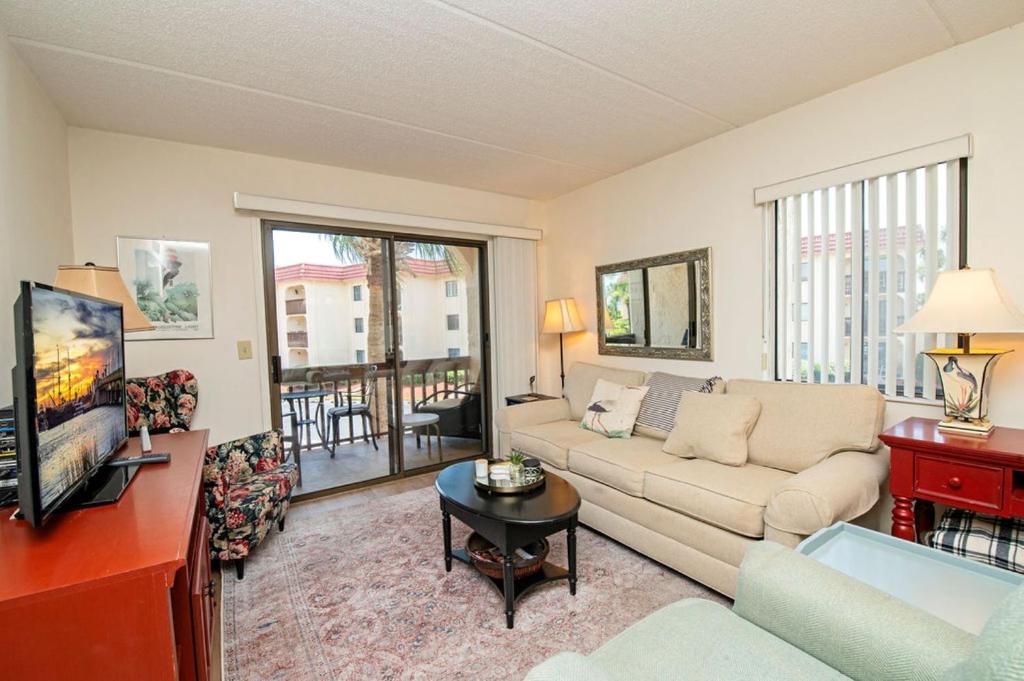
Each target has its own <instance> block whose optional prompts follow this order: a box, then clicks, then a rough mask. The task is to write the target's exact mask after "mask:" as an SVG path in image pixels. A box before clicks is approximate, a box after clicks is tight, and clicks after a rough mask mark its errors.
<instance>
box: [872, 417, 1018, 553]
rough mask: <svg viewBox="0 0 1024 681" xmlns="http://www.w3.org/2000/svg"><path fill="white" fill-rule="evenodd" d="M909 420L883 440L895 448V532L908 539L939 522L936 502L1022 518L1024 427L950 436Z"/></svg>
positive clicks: (933, 426) (891, 479) (935, 425)
mask: <svg viewBox="0 0 1024 681" xmlns="http://www.w3.org/2000/svg"><path fill="white" fill-rule="evenodd" d="M938 425H939V422H938V421H936V420H934V419H923V418H917V417H915V418H910V419H907V420H905V421H902V422H900V423H898V424H896V425H895V426H893V427H892V428H890V429H889V430H887V431H885V432H884V433H882V434H881V435H880V436H879V438H880V439H881V440H882V442H884V443H885V444H887V445H888V446H889V447H890V449H892V459H891V461H890V463H889V489H890V491H891V492H892V497H893V500H894V502H895V506H894V507H893V509H892V535H893V536H894V537H900V538H901V539H906V540H908V541H915V540H916V539H917V537H918V536H919V535H920V534H921V533H923V532H925V531H927V530H930V529H931V528H932V527H933V525H934V523H935V506H934V502H936V501H937V502H939V503H942V504H945V505H947V506H955V507H957V508H964V509H968V510H970V511H976V512H978V513H984V514H986V515H992V516H999V517H1003V518H1021V517H1024V430H1019V429H1017V428H1002V427H997V428H995V430H993V431H992V434H991V435H989V436H988V437H987V438H981V437H970V436H966V435H951V434H948V433H944V432H942V431H941V430H939V428H938Z"/></svg>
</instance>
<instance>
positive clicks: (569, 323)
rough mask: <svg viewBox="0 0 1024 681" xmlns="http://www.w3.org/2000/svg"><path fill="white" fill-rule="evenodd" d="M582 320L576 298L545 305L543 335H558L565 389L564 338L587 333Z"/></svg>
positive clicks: (559, 358) (561, 299)
mask: <svg viewBox="0 0 1024 681" xmlns="http://www.w3.org/2000/svg"><path fill="white" fill-rule="evenodd" d="M586 329H587V327H585V326H584V325H583V320H582V319H580V311H579V309H578V308H577V307H576V299H575V298H556V299H555V300H549V301H547V302H545V303H544V325H543V327H541V330H540V332H541V333H557V334H558V363H559V367H560V370H561V377H562V387H563V388H564V387H565V349H564V348H563V347H562V338H563V337H564V336H565V334H567V333H575V332H576V331H586Z"/></svg>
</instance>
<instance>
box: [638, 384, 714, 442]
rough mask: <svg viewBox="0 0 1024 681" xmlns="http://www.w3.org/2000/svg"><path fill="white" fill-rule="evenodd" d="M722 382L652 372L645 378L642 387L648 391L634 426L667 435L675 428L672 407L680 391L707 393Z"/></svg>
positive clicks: (681, 393)
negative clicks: (651, 429) (644, 386)
mask: <svg viewBox="0 0 1024 681" xmlns="http://www.w3.org/2000/svg"><path fill="white" fill-rule="evenodd" d="M721 380H722V379H721V378H719V377H718V376H714V377H712V378H691V377H689V376H676V375H675V374H666V373H664V372H661V371H655V372H654V373H653V374H651V375H650V376H649V377H648V378H647V383H645V385H646V386H647V387H648V388H649V390H648V391H647V395H646V396H644V401H643V402H642V403H641V404H640V413H639V414H637V417H636V425H638V426H646V427H648V428H654V429H657V430H662V431H665V432H666V433H668V432H670V431H671V430H672V429H673V428H675V425H676V408H677V407H679V400H680V399H682V397H683V393H684V392H698V393H709V392H711V391H712V390H714V388H715V383H716V382H717V381H721Z"/></svg>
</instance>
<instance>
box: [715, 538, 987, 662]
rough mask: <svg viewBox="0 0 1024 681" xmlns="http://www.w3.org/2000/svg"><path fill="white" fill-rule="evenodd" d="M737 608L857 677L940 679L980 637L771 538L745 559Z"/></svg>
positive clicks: (741, 570)
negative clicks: (976, 638)
mask: <svg viewBox="0 0 1024 681" xmlns="http://www.w3.org/2000/svg"><path fill="white" fill-rule="evenodd" d="M733 612H734V613H735V614H737V615H739V616H740V617H742V618H743V619H745V620H747V621H748V622H751V623H752V624H756V625H757V626H759V627H761V628H762V629H764V630H766V631H768V632H769V633H771V634H773V635H774V636H777V637H778V638H781V639H782V640H784V641H786V642H787V643H789V644H790V645H792V646H795V647H796V648H799V649H800V650H802V651H803V652H805V653H807V654H808V655H811V656H813V657H816V658H817V659H819V660H821V661H822V662H824V663H825V664H827V665H828V666H830V667H832V668H833V669H836V670H838V671H839V672H841V673H843V674H845V675H846V676H848V677H850V678H851V679H854V681H881V680H885V681H932V680H934V681H938V679H940V678H945V677H944V676H943V674H944V673H946V672H947V671H948V670H949V669H950V668H952V667H955V666H956V665H957V664H959V663H961V662H963V661H964V660H966V659H967V656H968V655H969V653H970V651H971V648H972V646H973V645H974V636H972V635H970V634H968V633H967V632H965V631H963V630H961V629H958V628H957V627H955V626H953V625H952V624H949V623H948V622H945V621H944V620H941V619H939V618H938V617H935V616H934V615H931V614H929V613H926V612H924V611H923V610H920V609H918V608H915V607H914V606H912V605H910V604H909V603H906V602H905V601H902V600H900V599H898V598H896V597H895V596H890V595H889V594H887V593H884V592H882V591H880V590H878V589H876V588H874V587H872V586H869V585H867V584H865V583H863V582H861V581H858V580H856V579H854V578H853V577H850V576H848V575H845V574H843V573H841V572H839V571H838V570H834V569H832V568H830V567H828V566H826V565H825V564H823V563H819V562H818V561H816V560H814V559H813V558H809V557H807V556H804V555H802V554H799V553H797V552H795V551H793V550H791V549H787V548H784V547H782V546H779V545H778V544H773V543H771V542H760V543H757V544H753V545H751V547H750V548H749V549H747V553H746V555H745V556H744V558H743V563H742V564H741V565H740V576H739V587H738V589H737V592H736V603H735V605H734V606H733Z"/></svg>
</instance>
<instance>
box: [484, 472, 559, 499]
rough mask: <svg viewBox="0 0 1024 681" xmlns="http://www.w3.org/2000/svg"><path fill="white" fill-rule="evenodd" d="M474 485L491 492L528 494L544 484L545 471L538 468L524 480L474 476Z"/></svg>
mask: <svg viewBox="0 0 1024 681" xmlns="http://www.w3.org/2000/svg"><path fill="white" fill-rule="evenodd" d="M473 485H474V486H476V488H477V489H478V490H481V491H484V492H487V493H489V494H526V493H527V492H532V491H533V490H535V489H539V488H541V487H543V486H544V471H543V470H537V472H536V473H534V474H532V475H526V476H524V477H523V478H522V482H519V481H515V482H513V481H512V480H495V479H493V478H491V477H487V478H483V477H480V478H476V477H474V478H473Z"/></svg>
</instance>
